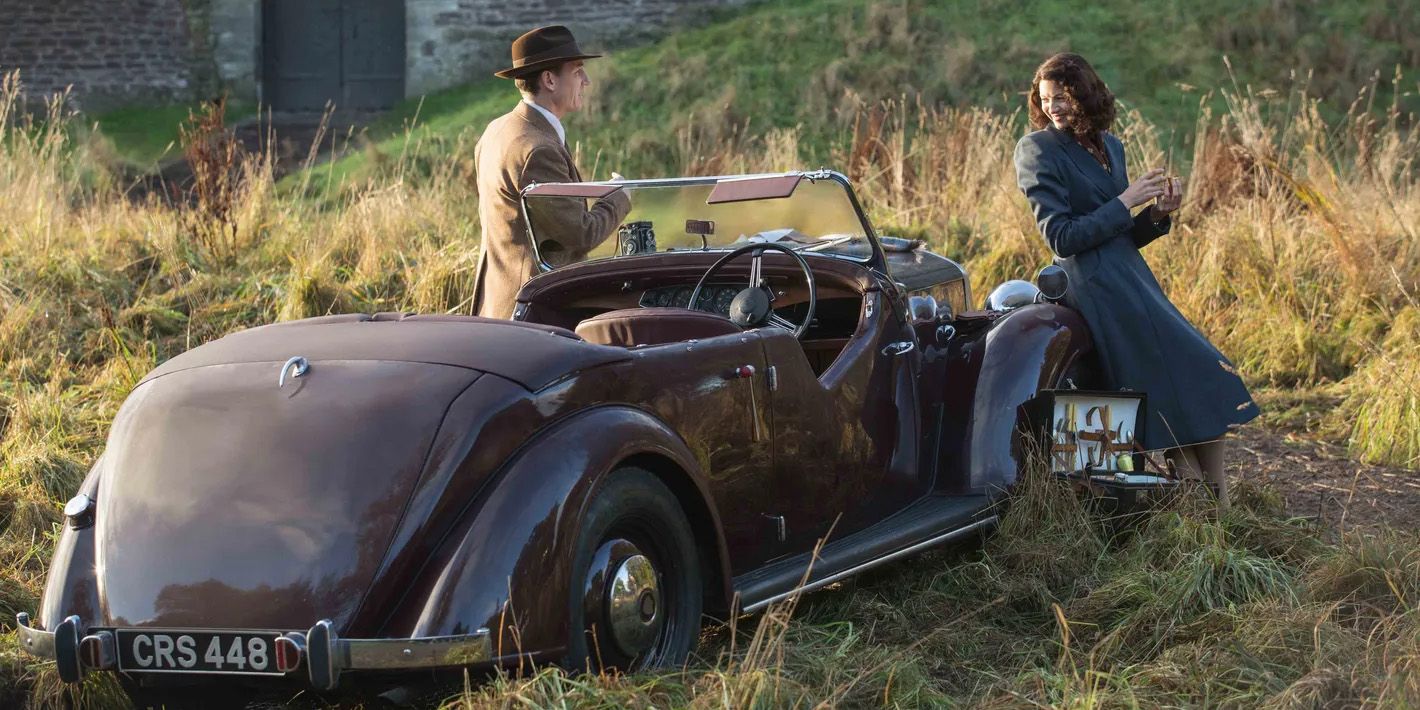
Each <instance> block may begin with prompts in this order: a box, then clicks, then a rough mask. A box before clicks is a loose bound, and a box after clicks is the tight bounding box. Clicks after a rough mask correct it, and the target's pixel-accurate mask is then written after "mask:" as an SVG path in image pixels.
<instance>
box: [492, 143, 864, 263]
mask: <svg viewBox="0 0 1420 710" xmlns="http://www.w3.org/2000/svg"><path fill="white" fill-rule="evenodd" d="M794 176H797V177H800V178H802V179H804V180H808V181H811V182H815V183H816V182H818V181H820V180H831V181H833V182H836V183H838V184H839V185H840V186H841V187H842V188H843V191H844V193H845V194H847V196H848V202H849V204H851V205H852V207H853V213H854V214H855V215H857V217H858V222H859V223H860V224H861V225H862V227H863V235H864V237H865V238H866V239H867V240H868V244H869V245H870V247H871V249H872V254H871V255H870V256H869V257H867V258H866V259H863V258H854V257H851V256H848V255H847V254H835V253H833V252H830V251H807V252H803V253H804V254H805V255H817V256H825V257H831V258H834V259H841V260H844V261H850V262H852V263H855V264H862V265H863V266H865V267H867V268H869V269H872V270H875V271H879V272H884V273H885V272H886V266H887V256H886V255H885V254H884V253H883V247H882V244H880V243H879V242H878V234H877V232H876V231H874V230H873V225H872V222H870V221H869V220H868V215H867V213H866V212H864V211H863V205H862V203H861V202H860V201H859V200H858V193H857V192H856V191H855V190H854V189H853V185H852V183H851V182H849V180H848V176H846V175H844V174H843V173H840V172H838V171H836V170H826V169H821V170H810V171H803V170H791V171H788V172H782V173H747V174H743V175H713V176H701V177H675V178H648V179H641V180H616V181H610V180H604V181H597V182H563V183H553V182H545V183H537V182H534V183H530V184H529V185H528V186H527V187H524V188H523V189H522V190H521V191H520V192H519V194H518V203H519V207H520V208H521V209H522V214H523V229H524V232H525V234H526V236H527V240H528V243H529V244H530V245H531V246H532V252H533V258H534V260H535V261H536V262H537V267H538V270H539V271H540V273H544V274H545V273H548V272H550V271H553V270H554V269H556V268H558V267H555V266H552V265H551V264H549V263H548V262H547V260H546V259H544V258H543V257H542V253H541V251H539V250H538V246H537V236H536V235H534V234H533V231H532V220H530V219H529V218H528V197H529V195H528V193H529V192H530V191H532V190H533V189H534V188H537V187H545V186H547V185H566V186H581V187H594V186H598V187H619V188H628V187H629V188H641V187H686V186H697V185H715V184H718V183H720V182H723V181H727V180H749V179H757V178H779V177H794ZM766 199H792V198H766ZM757 201H759V200H746V202H757ZM732 249H733V247H710V248H707V249H698V250H691V251H686V252H676V253H711V252H721V253H723V252H728V251H731V250H732ZM668 253H670V252H660V251H658V252H655V254H668ZM638 256H653V255H652V254H646V255H638ZM618 258H621V259H624V258H627V257H624V256H618V255H615V254H613V255H610V256H599V257H597V258H595V259H588V260H586V261H581V262H577V263H581V264H587V263H592V262H598V261H607V260H610V259H618Z"/></svg>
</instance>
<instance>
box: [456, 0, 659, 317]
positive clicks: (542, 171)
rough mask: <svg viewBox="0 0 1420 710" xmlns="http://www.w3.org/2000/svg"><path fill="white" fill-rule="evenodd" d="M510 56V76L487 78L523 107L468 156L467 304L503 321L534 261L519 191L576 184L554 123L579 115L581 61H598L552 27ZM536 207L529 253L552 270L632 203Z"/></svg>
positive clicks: (612, 199) (580, 254) (611, 226)
mask: <svg viewBox="0 0 1420 710" xmlns="http://www.w3.org/2000/svg"><path fill="white" fill-rule="evenodd" d="M512 55H513V56H512V58H513V66H512V67H510V68H508V69H504V70H503V71H500V72H496V74H495V76H499V77H502V78H505V79H512V80H513V81H514V83H515V84H516V85H517V87H518V91H520V92H521V93H522V96H523V100H522V101H521V102H519V103H518V106H517V108H515V109H513V110H512V111H510V112H508V113H507V114H506V115H504V116H502V117H500V118H498V119H495V120H494V121H493V122H492V123H490V124H488V128H487V129H485V130H484V131H483V136H482V137H481V138H479V139H478V145H477V147H475V148H474V162H475V164H476V166H477V170H478V210H479V219H480V221H481V222H482V223H483V253H482V255H481V256H480V257H479V260H478V275H477V277H476V278H475V280H474V297H473V303H474V308H475V309H476V312H477V313H478V315H481V316H485V317H489V318H509V317H511V316H512V314H513V306H514V303H515V299H516V296H517V293H518V289H519V288H521V287H522V285H523V283H525V282H526V281H527V280H528V279H530V278H532V277H533V276H535V275H536V274H537V273H538V269H537V255H535V254H534V252H533V249H532V243H531V240H530V239H529V237H528V233H527V226H526V223H525V222H524V218H523V210H522V204H521V200H520V197H519V195H520V193H521V191H522V189H523V188H524V187H526V186H528V185H529V184H531V183H534V182H537V183H548V182H580V181H581V179H582V175H581V173H579V172H578V171H577V166H576V165H574V164H573V163H572V155H571V154H570V153H568V152H567V145H566V135H565V133H564V130H563V128H562V118H563V117H565V116H566V115H567V114H569V113H571V112H573V111H576V110H578V109H580V108H582V96H583V92H585V91H586V89H587V87H588V86H591V83H592V82H591V80H589V79H588V78H587V72H586V68H585V66H584V64H585V61H586V60H588V59H592V58H595V57H598V56H600V55H597V54H586V53H584V52H583V51H582V50H581V49H580V48H578V47H577V40H576V39H574V38H573V37H572V33H571V32H570V31H569V30H568V29H567V28H566V27H562V26H559V25H554V26H551V27H540V28H538V29H535V30H533V31H531V32H528V33H527V34H525V35H523V36H521V37H519V38H518V39H517V40H515V41H514V42H513V51H512ZM613 175H615V173H613ZM540 204H542V209H540V210H539V213H538V216H537V220H536V224H537V228H538V234H537V239H538V251H539V252H541V255H542V258H543V259H545V260H547V261H548V262H549V263H555V264H563V263H570V262H573V261H577V260H580V259H583V258H585V257H586V255H587V252H589V251H591V250H592V249H593V248H594V247H596V246H597V245H598V244H600V243H602V242H603V241H605V240H606V238H607V237H609V236H611V234H612V232H614V231H615V230H616V228H617V226H618V225H620V224H621V221H622V220H623V219H624V218H625V217H626V213H627V212H629V211H630V210H631V202H630V200H629V199H628V198H627V197H626V194H625V193H624V192H623V191H621V190H618V191H616V192H614V193H612V194H611V195H609V196H607V197H605V198H603V199H602V200H599V201H597V202H596V203H595V204H594V205H593V206H592V207H591V208H590V209H589V208H588V207H587V205H586V201H585V200H579V199H565V200H564V199H558V201H557V202H556V203H555V204H549V203H546V202H543V203H540ZM549 208H554V209H549Z"/></svg>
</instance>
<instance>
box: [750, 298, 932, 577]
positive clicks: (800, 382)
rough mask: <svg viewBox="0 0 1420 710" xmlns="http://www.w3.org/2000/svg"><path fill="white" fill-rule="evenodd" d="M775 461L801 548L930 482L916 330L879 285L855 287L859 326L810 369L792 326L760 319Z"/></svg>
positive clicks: (839, 533) (890, 507)
mask: <svg viewBox="0 0 1420 710" xmlns="http://www.w3.org/2000/svg"><path fill="white" fill-rule="evenodd" d="M761 332H762V333H763V342H764V347H765V362H766V365H767V366H768V367H770V368H772V379H773V387H772V391H771V392H770V402H771V404H770V408H771V412H772V416H773V419H772V429H773V435H774V469H775V477H776V479H777V480H778V482H779V490H780V491H781V492H783V494H784V495H783V500H782V501H781V509H780V510H779V511H777V512H776V513H775V514H776V515H782V516H783V518H784V525H785V527H786V528H787V530H786V538H787V540H788V543H789V544H788V547H789V548H791V549H792V550H793V551H802V550H803V549H805V548H807V547H810V546H812V545H813V544H814V542H816V541H817V540H818V539H819V538H821V537H823V536H824V535H825V534H828V533H829V531H830V528H832V537H833V538H840V537H843V536H845V535H847V534H850V533H852V532H855V531H857V530H859V529H862V528H863V527H865V526H866V525H869V524H871V523H872V522H875V521H877V520H879V519H881V518H882V517H883V516H885V515H888V514H890V513H891V512H893V511H895V510H897V509H900V508H901V507H903V506H904V505H906V504H907V503H909V502H911V501H912V500H915V499H916V498H918V497H919V496H921V495H922V494H923V493H924V492H925V491H926V489H927V488H928V487H929V486H930V483H931V482H930V481H926V480H924V478H923V475H922V471H921V468H922V467H921V466H920V465H919V458H920V457H919V455H918V450H919V442H920V440H921V436H920V427H919V415H918V405H917V383H916V380H917V377H916V375H917V369H918V363H919V362H920V360H919V356H918V353H917V347H916V339H915V336H914V335H913V333H912V330H911V328H910V327H909V326H908V325H907V323H906V321H905V319H904V318H902V317H901V311H900V305H897V306H895V305H894V304H893V302H892V298H891V297H890V295H889V294H888V293H885V292H883V291H882V290H880V289H873V290H869V291H868V292H866V293H865V294H863V302H862V309H861V312H860V317H859V323H858V327H857V329H856V330H855V332H854V333H853V335H852V337H851V338H849V341H848V343H847V345H845V346H844V348H843V351H842V352H841V353H840V354H839V355H838V357H837V359H836V360H834V362H833V364H832V365H830V366H829V367H828V368H827V369H826V370H824V371H823V373H822V375H817V374H816V373H815V372H814V370H813V368H812V367H811V366H810V364H809V361H808V359H807V358H806V356H805V354H804V347H803V346H802V345H801V344H800V343H799V341H798V340H797V339H796V338H795V337H794V335H793V334H792V333H789V332H788V331H785V330H782V329H778V328H765V329H762V330H761Z"/></svg>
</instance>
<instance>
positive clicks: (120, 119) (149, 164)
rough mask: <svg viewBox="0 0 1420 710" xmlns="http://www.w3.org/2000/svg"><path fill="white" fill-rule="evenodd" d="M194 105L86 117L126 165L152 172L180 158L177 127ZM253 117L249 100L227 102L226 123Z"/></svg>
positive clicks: (253, 106) (137, 108)
mask: <svg viewBox="0 0 1420 710" xmlns="http://www.w3.org/2000/svg"><path fill="white" fill-rule="evenodd" d="M197 108H199V107H198V106H197V105H196V104H166V105H160V106H131V107H127V108H120V109H115V110H113V111H109V112H106V113H101V114H98V115H96V116H93V117H91V118H89V119H88V120H87V121H86V123H87V124H88V125H89V126H97V129H98V132H99V133H101V134H103V136H104V137H106V138H108V140H109V142H110V143H111V144H112V145H113V149H114V152H115V153H116V154H117V156H118V157H119V158H120V159H122V160H123V161H124V162H126V163H127V164H129V165H132V166H134V167H136V168H139V169H142V170H151V169H152V168H154V167H155V166H156V165H157V164H158V163H160V162H163V161H167V160H171V159H174V158H177V157H180V156H181V155H182V148H181V146H179V145H178V127H179V126H181V125H182V124H183V123H184V122H185V121H187V119H188V116H189V114H190V112H191V111H193V110H196V109H197ZM255 115H256V104H255V103H253V102H250V101H230V102H228V104H227V111H226V120H227V123H228V124H231V123H232V122H234V121H238V120H241V119H244V118H248V117H251V116H255Z"/></svg>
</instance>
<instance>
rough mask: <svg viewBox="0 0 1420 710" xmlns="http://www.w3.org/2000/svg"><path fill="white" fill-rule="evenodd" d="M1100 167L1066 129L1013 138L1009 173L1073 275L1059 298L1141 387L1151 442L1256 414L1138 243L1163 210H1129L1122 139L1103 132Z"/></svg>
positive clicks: (1113, 372)
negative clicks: (1123, 198)
mask: <svg viewBox="0 0 1420 710" xmlns="http://www.w3.org/2000/svg"><path fill="white" fill-rule="evenodd" d="M1103 137H1104V145H1105V149H1106V150H1107V151H1108V152H1109V162H1110V165H1111V166H1112V168H1113V169H1112V171H1111V170H1105V168H1104V167H1102V166H1101V165H1100V164H1099V162H1098V161H1096V160H1095V159H1094V157H1092V156H1091V155H1090V153H1089V151H1087V150H1085V147H1084V146H1082V145H1080V143H1079V142H1077V141H1076V140H1075V139H1074V138H1073V137H1072V136H1070V134H1068V133H1066V132H1063V131H1058V130H1056V129H1054V128H1053V127H1052V128H1046V129H1044V130H1039V131H1036V132H1034V133H1031V134H1030V135H1028V136H1026V137H1025V138H1022V139H1021V141H1020V142H1019V143H1017V144H1016V177H1017V180H1018V181H1019V183H1020V187H1021V191H1023V192H1025V194H1026V199H1027V200H1029V201H1030V206H1031V209H1032V210H1033V211H1034V212H1035V219H1036V224H1037V226H1039V227H1040V233H1041V234H1043V235H1045V240H1046V242H1048V243H1049V244H1050V248H1051V250H1053V251H1054V252H1055V255H1056V257H1057V258H1056V263H1058V264H1060V266H1062V267H1063V268H1064V269H1065V271H1066V272H1067V273H1068V274H1069V275H1070V291H1069V292H1068V293H1067V294H1066V297H1065V301H1066V303H1067V304H1069V305H1070V306H1072V307H1074V308H1075V309H1076V310H1078V311H1079V312H1080V313H1081V314H1082V315H1084V317H1085V321H1086V322H1087V323H1088V324H1089V326H1090V332H1091V334H1092V335H1093V337H1094V343H1095V349H1096V352H1097V353H1098V354H1099V360H1100V365H1101V367H1102V368H1103V370H1104V372H1103V374H1104V375H1105V377H1106V379H1107V382H1108V384H1109V385H1110V386H1111V387H1113V388H1128V389H1131V390H1137V391H1142V392H1144V393H1146V396H1147V397H1148V399H1147V402H1148V404H1147V405H1146V406H1147V408H1148V410H1149V419H1148V422H1147V424H1146V425H1145V426H1144V438H1143V445H1144V446H1145V447H1147V448H1150V449H1161V448H1166V447H1170V446H1179V445H1184V444H1194V443H1199V442H1204V441H1210V440H1213V439H1217V438H1218V437H1220V436H1222V435H1223V434H1224V433H1225V432H1227V430H1228V429H1229V427H1230V425H1234V424H1242V423H1244V422H1247V421H1249V420H1251V419H1252V418H1253V417H1256V416H1257V415H1258V409H1257V405H1256V404H1255V403H1253V401H1252V397H1251V396H1250V395H1249V394H1248V391H1247V387H1246V386H1244V385H1243V383H1242V380H1241V379H1239V378H1238V376H1237V375H1236V374H1235V372H1234V370H1233V366H1232V363H1230V362H1228V359H1227V358H1225V357H1223V354H1222V353H1220V352H1218V349H1217V348H1215V347H1213V344H1212V343H1210V342H1208V339H1207V338H1205V337H1203V334H1202V333H1199V332H1198V329H1196V328H1194V327H1193V325H1192V324H1191V323H1189V322H1188V320H1187V319H1185V318H1184V317H1183V314H1181V313H1179V312H1178V309H1177V308H1175V307H1174V305H1173V304H1172V303H1170V302H1169V299H1168V298H1167V297H1165V296H1164V292H1163V290H1162V289H1160V288H1159V282H1158V280H1157V279H1155V278H1154V273H1153V272H1152V271H1150V270H1149V265H1148V264H1147V263H1145V261H1144V257H1143V256H1141V255H1140V254H1139V249H1141V248H1143V247H1144V245H1146V244H1148V243H1149V242H1152V241H1154V240H1155V239H1158V238H1159V237H1161V236H1163V235H1164V234H1166V233H1168V230H1169V226H1170V224H1169V220H1168V219H1165V220H1164V221H1162V222H1159V223H1158V224H1155V223H1154V222H1152V221H1150V220H1149V217H1148V210H1145V211H1144V212H1141V213H1140V214H1139V216H1138V217H1131V216H1130V214H1129V209H1128V208H1127V207H1125V206H1124V203H1123V202H1120V201H1119V200H1118V199H1116V198H1118V197H1119V195H1120V193H1122V192H1124V189H1125V188H1126V187H1128V186H1129V176H1128V174H1127V172H1126V170H1125V167H1124V145H1123V144H1121V143H1120V142H1119V139H1118V138H1115V137H1114V136H1113V135H1110V134H1109V133H1105V134H1103Z"/></svg>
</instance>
